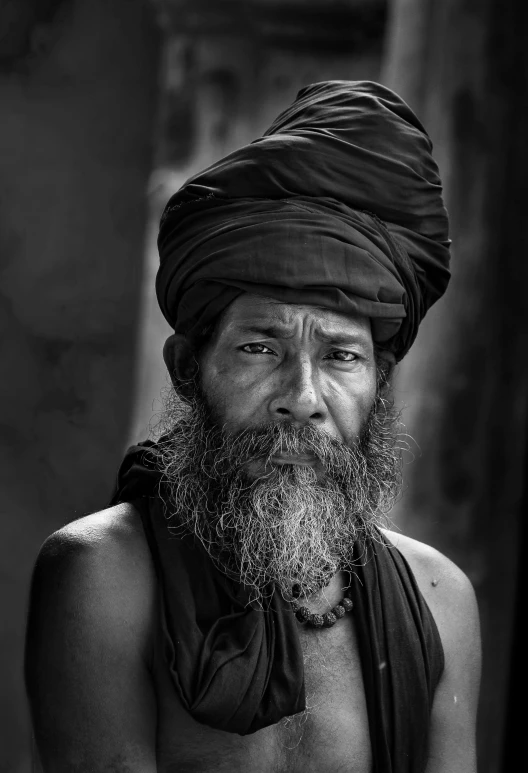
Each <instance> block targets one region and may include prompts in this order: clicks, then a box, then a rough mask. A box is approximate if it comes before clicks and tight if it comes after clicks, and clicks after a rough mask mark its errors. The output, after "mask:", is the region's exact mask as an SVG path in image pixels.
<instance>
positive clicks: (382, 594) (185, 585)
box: [111, 441, 444, 773]
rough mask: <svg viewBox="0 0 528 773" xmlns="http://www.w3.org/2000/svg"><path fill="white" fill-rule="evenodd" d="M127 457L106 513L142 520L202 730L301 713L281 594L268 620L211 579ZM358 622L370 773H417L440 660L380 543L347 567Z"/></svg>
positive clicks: (407, 584)
mask: <svg viewBox="0 0 528 773" xmlns="http://www.w3.org/2000/svg"><path fill="white" fill-rule="evenodd" d="M150 446H152V443H151V442H150V441H147V442H146V443H142V444H140V445H138V446H133V447H132V448H131V449H129V451H128V452H127V455H126V457H125V460H124V461H123V464H122V465H121V468H120V471H119V475H118V482H117V488H116V492H115V494H114V497H113V499H112V502H111V504H116V503H117V502H121V501H128V502H132V503H133V505H134V506H135V507H136V508H137V509H138V511H139V512H140V514H141V519H142V522H143V526H144V529H145V534H146V537H147V540H148V543H149V547H150V550H151V552H152V556H153V560H154V564H155V567H156V571H157V576H158V582H159V588H160V598H161V610H160V611H161V615H160V620H161V626H162V629H163V630H162V637H163V643H164V656H165V659H166V662H167V665H168V667H169V669H170V673H171V676H172V681H173V684H174V688H175V689H176V691H177V693H178V695H179V697H180V699H181V701H182V703H183V705H184V706H185V708H186V709H187V711H189V713H190V714H191V715H192V716H193V717H194V718H195V719H196V720H197V721H199V722H201V723H203V724H206V725H209V726H211V727H214V728H217V729H220V730H224V731H228V732H233V733H239V734H241V735H247V734H249V733H254V732H256V731H257V730H260V729H262V728H264V727H267V726H269V725H272V724H275V723H277V722H278V721H279V720H280V719H282V718H283V717H284V716H289V715H291V714H295V713H297V712H300V711H303V710H304V708H305V694H304V665H303V656H302V651H301V647H300V642H299V636H298V630H297V625H298V624H297V622H296V620H295V617H294V615H293V614H292V613H291V611H290V608H289V605H288V604H287V603H285V602H284V601H283V599H282V597H281V596H280V594H279V593H275V594H274V595H273V597H272V599H271V601H270V604H269V607H268V608H267V609H266V610H261V609H255V608H254V607H253V606H252V605H251V604H249V603H248V602H249V597H248V592H247V590H246V589H245V588H244V587H243V586H241V585H240V584H237V583H236V582H234V581H232V580H230V579H228V578H227V577H225V576H224V575H223V574H222V573H221V572H220V571H219V570H218V569H216V568H215V566H214V565H213V563H212V562H211V560H210V559H209V557H208V555H207V554H206V552H205V551H204V549H203V548H202V547H201V545H200V544H199V543H198V542H197V541H196V540H194V538H193V537H192V536H184V537H181V536H178V537H173V536H171V534H170V531H169V528H168V527H169V526H170V521H168V520H167V518H166V514H165V506H164V503H163V500H162V498H161V497H160V493H159V487H160V475H159V472H158V471H157V470H156V468H155V466H154V463H153V461H152V459H151V458H150V457H149V454H148V449H149V447H150ZM351 569H352V572H351V576H352V588H351V595H352V598H353V601H354V613H353V614H354V615H355V618H356V622H357V632H358V642H359V652H360V657H361V667H362V673H363V680H364V685H365V694H366V703H367V712H368V719H369V727H370V737H371V745H372V754H373V761H374V772H375V773H423V771H424V769H425V766H426V763H427V748H428V734H429V723H430V713H431V707H432V702H433V698H434V692H435V689H436V686H437V684H438V682H439V679H440V677H441V675H442V671H443V666H444V655H443V649H442V644H441V641H440V636H439V633H438V629H437V627H436V624H435V621H434V619H433V616H432V614H431V612H430V610H429V608H428V606H427V604H426V603H425V600H424V598H423V596H422V594H421V592H420V590H419V588H418V586H417V584H416V580H415V579H414V576H413V573H412V571H411V569H410V567H409V565H408V563H407V561H406V560H405V558H404V557H403V556H402V554H401V553H400V552H399V550H397V548H395V547H394V546H392V545H390V544H389V543H387V542H386V541H384V540H383V539H382V538H381V535H380V542H375V541H372V542H371V543H369V545H368V546H366V547H365V546H364V547H363V549H362V552H361V554H359V551H358V549H357V548H355V549H354V554H353V556H352V557H351Z"/></svg>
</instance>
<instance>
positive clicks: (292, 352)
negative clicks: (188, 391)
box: [200, 293, 376, 464]
mask: <svg viewBox="0 0 528 773" xmlns="http://www.w3.org/2000/svg"><path fill="white" fill-rule="evenodd" d="M200 376H201V387H202V390H203V393H204V395H205V397H206V399H207V401H208V404H209V406H210V409H211V411H212V413H213V416H214V418H215V420H216V421H217V422H218V423H219V424H222V425H225V428H226V431H228V432H231V433H236V432H238V431H240V430H243V429H249V428H252V427H258V426H263V425H266V424H270V423H274V422H279V421H285V420H286V421H289V422H290V423H292V424H294V425H295V426H298V427H301V426H303V425H306V424H311V425H313V426H314V427H316V428H317V429H319V430H323V431H324V432H325V433H327V434H328V435H330V436H331V437H332V438H335V439H336V440H339V441H341V442H343V443H345V444H346V445H349V446H350V445H353V444H354V443H355V441H356V440H357V438H358V437H359V434H360V432H361V429H362V427H363V426H364V425H365V422H366V420H367V417H368V415H369V412H370V410H371V408H372V405H373V403H374V399H375V396H376V363H375V358H374V346H373V342H372V334H371V329H370V320H369V319H368V318H366V317H359V316H358V317H352V316H349V315H345V314H339V313H337V312H333V311H329V310H326V309H322V308H319V307H316V306H302V305H296V304H286V303H279V302H277V301H273V300H270V299H267V298H262V297H260V296H256V295H249V294H246V293H245V294H243V295H241V296H240V297H239V298H237V299H236V300H235V301H234V302H233V303H232V304H231V306H230V307H229V308H228V309H227V311H226V313H225V315H224V317H223V318H222V320H221V323H220V324H219V326H218V329H217V331H216V332H215V335H214V336H213V339H212V341H211V342H210V343H209V344H208V345H207V346H206V347H205V350H204V351H203V354H202V357H201V359H200ZM274 461H276V463H281V462H282V463H293V464H298V463H300V464H302V463H306V462H309V460H308V459H305V460H303V459H299V458H297V459H295V458H288V459H287V458H285V459H283V460H281V459H280V458H277V459H276V460H274Z"/></svg>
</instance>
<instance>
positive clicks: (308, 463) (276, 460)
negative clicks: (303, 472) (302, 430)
mask: <svg viewBox="0 0 528 773" xmlns="http://www.w3.org/2000/svg"><path fill="white" fill-rule="evenodd" d="M270 461H271V462H272V463H273V464H279V465H283V464H298V465H300V466H302V467H315V466H316V465H317V459H316V458H315V456H311V455H308V454H275V456H272V457H271V459H270Z"/></svg>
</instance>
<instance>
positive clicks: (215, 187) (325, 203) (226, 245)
mask: <svg viewBox="0 0 528 773" xmlns="http://www.w3.org/2000/svg"><path fill="white" fill-rule="evenodd" d="M431 149H432V145H431V141H430V139H429V137H428V136H427V133H426V131H425V129H424V128H423V126H422V125H421V123H420V122H419V120H418V119H417V118H416V116H415V115H414V113H413V112H412V110H411V109H410V108H409V107H408V105H406V103H405V102H404V101H403V100H402V99H400V97H398V96H397V95H396V94H395V93H394V92H393V91H391V90H390V89H388V88H386V87H385V86H381V85H379V84H377V83H371V82H369V81H355V82H349V81H327V82H323V83H316V84H313V85H311V86H307V87H306V88H304V89H302V90H301V91H300V92H299V94H298V95H297V98H296V100H295V101H294V102H293V104H292V105H291V106H290V107H289V108H288V109H287V110H285V111H284V112H283V113H282V114H281V115H280V116H279V117H278V118H277V119H276V121H275V122H274V123H273V125H272V126H271V127H270V129H268V131H267V132H265V134H264V136H263V137H261V138H260V139H258V140H255V141H254V142H252V143H251V144H249V145H246V146H245V147H243V148H240V149H239V150H237V151H235V152H234V153H231V154H230V155H229V156H226V158H224V159H222V160H221V161H218V162H217V163H216V164H213V165H212V166H210V167H209V168H208V169H206V170H205V171H203V172H201V173H199V174H197V175H195V176H194V177H192V178H191V179H190V180H188V181H187V183H185V185H184V186H183V187H182V188H181V189H180V190H179V191H178V192H177V193H176V194H175V195H174V196H172V198H171V199H170V201H169V202H168V204H167V206H166V208H165V211H164V213H163V216H162V220H161V228H160V233H159V239H158V247H159V253H160V261H161V262H160V268H159V271H158V276H157V280H156V292H157V296H158V301H159V304H160V307H161V309H162V311H163V314H164V315H165V317H166V319H167V320H168V322H169V323H170V324H171V326H172V327H173V328H174V329H175V331H176V332H177V333H184V334H186V335H187V336H189V337H190V338H193V337H197V336H199V335H200V333H201V331H202V330H203V329H205V328H206V327H207V326H208V325H209V324H210V323H211V322H213V320H214V319H215V318H216V317H217V316H218V315H219V314H220V313H221V312H222V311H223V310H224V309H225V308H227V306H228V305H229V304H230V303H231V302H232V301H233V300H234V299H235V298H236V297H237V296H239V295H240V294H241V293H243V292H250V293H254V294H257V295H262V296H267V297H270V298H274V299H276V300H279V301H283V302H286V303H304V304H314V305H319V306H323V307H325V308H328V309H331V310H334V311H338V312H344V313H345V314H346V313H348V314H354V313H359V314H362V315H365V316H368V317H370V318H371V322H372V332H373V338H374V340H375V341H376V342H378V343H380V344H382V346H383V348H386V349H390V350H392V351H393V352H394V353H395V355H396V358H397V359H401V358H402V357H403V356H404V355H405V354H406V353H407V351H408V350H409V348H410V346H411V344H412V343H413V341H414V339H415V337H416V334H417V332H418V327H419V324H420V322H421V320H422V319H423V317H424V315H425V313H426V312H427V310H428V309H429V308H430V306H431V305H432V304H433V303H434V302H435V301H436V300H438V298H440V296H441V295H442V294H443V293H444V291H445V289H446V287H447V284H448V281H449V276H450V274H449V245H450V241H449V237H448V218H447V212H446V210H445V207H444V204H443V200H442V188H441V183H440V178H439V174H438V168H437V166H436V163H435V161H434V159H433V157H432V155H431Z"/></svg>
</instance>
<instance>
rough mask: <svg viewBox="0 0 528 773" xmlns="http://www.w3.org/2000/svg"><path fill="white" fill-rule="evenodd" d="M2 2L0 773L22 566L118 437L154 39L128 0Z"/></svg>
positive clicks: (129, 357)
mask: <svg viewBox="0 0 528 773" xmlns="http://www.w3.org/2000/svg"><path fill="white" fill-rule="evenodd" d="M11 5H12V8H11V11H13V8H15V9H16V13H14V12H13V14H12V16H11V18H10V19H8V20H7V21H8V22H9V24H8V27H9V29H10V30H11V32H12V34H11V35H10V36H6V37H4V39H3V44H2V45H3V46H4V44H5V46H4V47H3V48H2V51H1V54H2V62H1V68H2V69H1V71H0V104H1V111H2V118H1V120H0V149H1V150H0V154H1V156H0V168H1V176H0V362H1V369H2V376H1V378H0V492H1V499H0V508H1V529H2V536H1V539H0V565H1V568H2V583H1V586H0V587H1V590H0V593H1V598H0V606H1V608H2V610H5V611H3V614H2V628H1V639H0V654H1V657H0V684H1V685H2V689H1V690H0V735H1V737H2V742H1V743H0V750H1V751H0V771H6V772H7V771H9V773H19V772H22V771H23V772H24V773H26V771H29V769H30V768H29V760H28V748H29V746H28V736H29V733H28V726H27V717H26V708H25V700H24V694H23V687H22V675H21V668H22V652H23V628H24V621H25V615H26V603H27V602H26V597H27V588H28V583H29V577H30V571H31V566H32V563H33V561H34V558H35V555H36V552H37V550H38V547H39V546H40V544H41V542H42V541H43V539H44V538H45V536H46V535H47V534H49V533H50V532H51V531H53V530H55V529H56V528H58V527H59V526H61V525H62V524H64V523H65V522H66V521H68V520H71V519H73V518H75V517H78V516H80V515H82V514H83V513H85V512H87V511H89V510H90V509H94V508H96V507H98V506H100V504H101V502H104V500H105V498H106V497H107V494H108V492H109V491H110V489H111V486H112V481H113V477H114V474H115V469H116V465H117V464H118V460H119V457H120V455H121V451H122V447H123V446H124V444H125V435H126V432H127V427H128V421H129V413H130V403H131V399H132V379H133V373H134V370H133V359H134V355H135V337H136V327H137V323H136V317H137V311H138V296H139V284H140V280H141V274H142V255H143V246H144V238H145V237H144V222H145V188H146V184H147V175H148V173H149V171H150V167H151V137H152V124H153V116H154V115H155V110H156V102H157V98H156V85H157V65H156V58H157V44H156V36H155V34H154V32H153V25H152V23H151V21H150V18H149V15H148V9H147V8H146V6H144V5H143V3H141V2H134V3H130V2H126V0H77V2H75V3H66V4H63V5H62V6H60V4H59V7H58V11H57V13H56V14H53V13H51V11H52V10H53V8H52V6H53V3H49V2H48V3H42V4H41V6H40V8H41V9H42V7H43V6H47V7H48V8H47V10H48V11H50V12H49V14H48V16H47V18H45V19H43V18H40V19H39V15H38V13H36V11H35V8H37V6H38V4H35V3H31V2H26V3H22V2H21V3H19V4H18V5H16V4H11ZM7 11H9V8H8V7H7ZM17 14H18V15H17ZM2 21H4V22H5V21H6V18H5V17H3V19H2ZM39 22H40V23H39ZM17 25H18V28H17Z"/></svg>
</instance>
